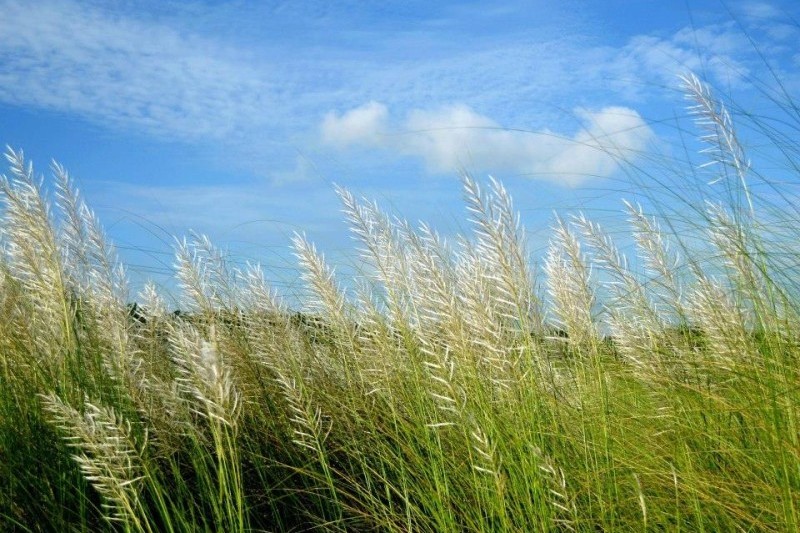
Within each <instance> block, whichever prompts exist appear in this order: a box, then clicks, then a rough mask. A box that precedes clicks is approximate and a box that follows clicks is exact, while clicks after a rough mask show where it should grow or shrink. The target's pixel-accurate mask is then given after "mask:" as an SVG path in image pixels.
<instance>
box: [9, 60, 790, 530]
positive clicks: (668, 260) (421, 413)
mask: <svg viewBox="0 0 800 533" xmlns="http://www.w3.org/2000/svg"><path fill="white" fill-rule="evenodd" d="M682 84H683V91H684V93H685V94H686V96H687V98H688V99H689V100H690V106H691V107H690V109H689V112H690V116H691V118H692V119H693V120H694V121H695V122H696V123H697V125H698V126H699V128H700V130H701V141H702V143H703V145H704V147H705V151H704V153H703V157H707V160H706V163H708V164H709V169H711V171H712V172H714V175H713V179H712V181H714V182H715V184H712V185H707V186H706V185H704V187H707V188H708V191H709V192H708V194H706V195H704V197H702V198H697V199H696V200H697V201H696V202H695V201H694V200H695V199H693V198H688V199H684V202H685V206H686V209H685V210H684V212H688V213H692V215H691V218H687V219H684V220H675V219H674V218H670V217H664V216H662V213H663V212H665V211H666V210H662V209H660V208H659V206H658V197H657V196H656V197H653V198H652V199H651V201H650V202H649V204H648V205H650V206H651V210H650V211H648V210H646V209H645V208H643V207H642V206H641V205H640V204H638V203H636V202H626V203H625V204H624V206H623V204H621V207H622V208H623V209H622V211H623V212H624V214H623V215H622V216H624V217H627V219H628V223H629V225H630V231H631V234H630V237H631V238H630V240H629V241H625V242H618V239H615V238H612V236H611V235H610V234H609V233H608V232H606V231H605V230H604V228H603V227H601V226H600V225H599V224H598V223H597V222H595V221H593V220H592V219H591V217H588V216H586V215H585V214H580V213H575V214H571V215H564V216H561V217H559V218H556V220H555V221H554V222H553V225H552V228H551V233H550V239H549V247H548V250H547V253H546V255H545V257H543V258H542V261H541V263H536V262H533V261H531V259H530V251H529V250H528V244H527V237H526V234H525V229H524V228H523V227H522V225H521V223H520V219H519V217H518V215H517V214H516V211H515V208H514V205H513V202H512V199H511V196H510V195H509V193H508V191H507V190H506V189H505V188H504V187H503V185H502V184H501V183H500V182H499V181H497V180H494V179H492V180H490V181H489V182H488V183H486V184H485V185H484V184H482V183H479V182H478V181H477V180H475V179H473V178H471V177H470V176H464V177H463V180H462V185H463V194H464V199H465V204H466V208H467V215H468V218H469V224H470V225H469V231H467V232H466V233H465V234H463V235H457V236H455V237H454V238H451V239H446V238H444V237H443V236H442V235H441V234H439V233H437V232H436V231H435V230H434V229H433V228H431V227H430V226H428V225H426V224H424V223H421V224H419V225H418V226H415V225H412V224H410V223H408V222H407V221H405V220H402V219H399V218H397V217H394V216H391V215H389V214H387V213H385V212H384V211H382V210H381V209H380V207H379V206H378V205H377V204H375V203H373V202H370V201H367V200H365V199H361V198H358V197H357V196H356V195H354V194H353V193H351V192H350V191H348V190H347V189H344V188H337V193H338V194H339V196H340V198H341V200H342V205H343V212H344V216H345V218H346V219H347V221H348V223H349V224H350V227H351V229H352V236H353V238H354V240H355V241H356V242H357V248H358V258H359V259H358V260H359V264H360V266H361V268H359V270H358V272H359V275H358V279H356V280H354V282H352V283H349V282H345V280H341V279H338V278H337V275H336V271H335V269H334V268H333V267H332V266H331V265H330V264H329V263H328V262H327V261H326V259H325V257H324V256H323V254H322V253H321V252H320V251H319V250H318V249H317V248H316V247H315V245H314V244H313V243H312V242H311V241H310V240H308V239H307V238H306V237H305V236H304V235H302V234H297V235H295V236H294V238H293V243H292V244H293V248H294V253H295V255H296V256H297V259H298V263H299V267H300V271H301V275H300V279H301V281H302V283H303V284H304V288H303V291H302V294H303V295H304V297H303V298H302V307H301V308H299V309H292V308H290V306H289V304H288V303H287V301H286V300H283V299H282V298H281V296H280V295H279V294H277V293H276V292H275V291H274V290H272V288H271V287H270V286H269V283H268V282H267V281H266V280H265V277H264V274H263V272H262V269H261V267H259V266H258V265H248V266H247V267H246V268H239V267H236V266H234V265H232V264H231V263H229V262H228V261H226V259H225V254H224V253H223V252H222V251H221V250H219V249H218V248H216V247H215V246H214V245H213V244H212V243H211V242H210V240H209V239H208V238H207V237H205V236H202V235H192V236H191V237H190V238H188V239H181V240H177V241H176V245H175V269H176V278H177V282H178V286H179V288H180V289H179V290H180V293H179V294H178V295H176V296H177V298H176V299H175V300H176V301H178V302H180V303H179V305H180V309H179V310H180V313H171V312H169V310H168V309H167V307H166V304H165V302H166V301H167V298H166V297H165V296H164V295H162V294H159V292H158V291H157V290H156V289H155V286H154V285H153V284H147V285H146V286H145V288H144V289H143V291H142V292H141V294H139V295H138V296H137V297H136V300H137V305H135V306H132V305H131V304H130V303H129V302H132V301H133V299H134V297H133V296H131V295H130V294H129V293H128V289H127V281H126V274H125V270H124V268H123V267H122V266H121V264H120V262H119V261H118V259H117V257H116V254H115V252H114V249H113V247H112V246H111V245H110V244H109V243H108V242H107V240H106V239H105V237H104V233H103V230H102V228H101V226H100V223H99V222H98V220H97V217H96V216H95V215H94V214H93V213H92V211H91V210H90V209H89V208H88V207H87V206H86V204H85V203H84V202H83V200H82V197H81V196H80V194H79V193H78V191H77V190H76V189H75V187H74V185H73V183H72V181H71V179H70V177H69V175H68V174H67V172H66V171H65V170H64V169H63V168H62V167H60V166H58V165H55V164H54V165H53V167H52V174H53V182H54V190H53V191H47V190H45V189H44V186H43V180H42V178H39V177H37V175H36V174H35V172H34V169H33V167H32V166H31V165H30V164H29V163H28V162H27V161H26V160H25V158H24V157H23V154H22V152H18V151H14V150H10V149H9V150H8V151H7V153H6V157H7V159H8V161H9V163H10V169H9V172H8V174H7V175H4V176H3V177H2V179H1V180H0V194H1V195H2V204H3V210H2V219H3V220H2V256H1V257H0V363H2V364H1V366H0V371H1V372H2V373H1V374H0V379H2V383H0V385H2V386H0V522H2V524H3V529H4V530H19V531H101V530H109V531H118V530H120V531H147V532H155V531H175V532H178V531H187V532H189V531H192V532H193V531H226V532H228V531H305V530H315V529H316V530H326V531H327V530H330V531H366V530H370V531H372V530H378V531H397V532H400V531H403V532H405V531H437V532H439V531H452V532H460V531H487V532H488V531H562V530H564V531H647V530H655V531H659V530H670V531H673V530H675V531H740V530H741V531H745V530H746V531H797V530H798V529H800V507H799V506H800V433H799V432H798V429H800V428H798V415H800V412H799V411H800V374H799V372H800V364H798V363H800V328H799V327H798V324H800V322H799V321H798V318H800V309H798V307H799V305H798V304H800V300H799V299H798V298H800V293H799V292H798V288H799V287H798V285H797V283H796V274H797V264H796V263H797V261H796V258H797V256H796V255H792V254H791V253H789V254H787V253H785V250H786V249H787V248H790V247H791V246H792V243H793V242H794V241H795V240H797V239H798V237H800V234H798V229H797V228H800V217H798V216H797V211H793V210H792V209H790V208H789V201H788V200H790V197H789V196H787V195H788V194H789V193H788V192H784V193H782V194H783V196H779V195H775V194H772V193H774V192H775V191H777V190H778V189H772V190H771V191H769V192H770V194H763V193H761V192H759V191H763V190H764V189H763V188H759V187H758V186H756V184H757V183H758V182H759V180H761V182H763V183H767V184H768V182H767V181H766V180H765V179H764V178H763V177H762V176H761V175H760V174H758V173H757V172H756V170H755V169H754V165H753V164H752V163H751V162H750V161H749V160H748V159H747V157H746V149H745V146H744V145H743V143H742V142H741V141H740V138H739V137H738V135H737V131H736V129H735V127H734V120H733V118H732V116H731V115H730V113H729V112H728V111H727V110H726V108H725V106H724V105H723V104H722V103H721V102H719V101H718V100H716V99H715V96H714V93H713V92H712V90H711V88H710V87H709V86H708V85H707V84H706V83H705V82H703V81H701V80H700V79H698V78H697V77H695V76H693V75H687V76H685V77H684V78H683V79H682ZM787 112H789V113H791V112H792V108H787ZM796 118H797V117H795V119H796ZM795 133H796V130H795ZM776 135H777V134H776ZM775 138H777V137H768V139H775ZM788 153H789V154H791V153H796V152H788ZM788 168H789V172H794V174H791V176H793V177H796V176H797V174H796V166H792V164H790V165H788ZM686 179H689V178H686ZM719 184H721V185H722V190H723V194H716V195H715V194H714V193H713V191H714V190H715V189H714V187H715V185H719ZM775 198H778V200H776V199H775ZM653 206H654V208H652V207H653ZM686 227H690V228H691V230H690V231H689V230H684V229H682V228H686ZM626 243H627V244H626ZM624 250H632V252H629V253H628V254H627V255H626V253H624ZM792 253H794V252H792Z"/></svg>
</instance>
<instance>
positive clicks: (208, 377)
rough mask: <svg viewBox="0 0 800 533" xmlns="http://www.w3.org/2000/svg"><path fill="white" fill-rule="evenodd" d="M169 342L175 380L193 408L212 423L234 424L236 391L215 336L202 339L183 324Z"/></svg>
mask: <svg viewBox="0 0 800 533" xmlns="http://www.w3.org/2000/svg"><path fill="white" fill-rule="evenodd" d="M212 336H213V328H212ZM170 343H171V344H172V358H173V361H174V362H175V365H176V367H177V370H178V375H179V376H178V379H177V383H178V385H179V387H180V389H181V390H182V392H183V393H184V394H185V395H186V396H187V397H188V398H190V399H191V400H192V401H193V403H192V410H193V411H194V412H196V413H197V414H199V415H200V416H202V417H204V418H207V419H209V420H210V421H211V422H212V423H213V422H219V423H222V424H224V425H226V426H231V427H233V426H235V425H236V420H237V417H238V414H239V394H238V391H237V390H236V388H235V387H234V384H233V379H232V377H231V373H230V370H229V369H228V367H227V365H226V364H225V362H224V361H223V360H222V357H221V356H220V353H219V351H218V349H217V346H216V341H215V339H214V338H212V339H211V340H210V341H208V340H205V339H203V338H202V337H201V336H200V334H199V333H198V332H197V330H195V329H194V328H192V327H191V326H189V325H185V324H184V325H182V326H180V327H178V328H176V329H175V330H174V332H173V334H172V335H170Z"/></svg>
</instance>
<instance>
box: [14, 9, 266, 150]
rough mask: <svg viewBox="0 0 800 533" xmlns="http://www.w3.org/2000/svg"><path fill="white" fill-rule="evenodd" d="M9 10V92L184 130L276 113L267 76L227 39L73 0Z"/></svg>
mask: <svg viewBox="0 0 800 533" xmlns="http://www.w3.org/2000/svg"><path fill="white" fill-rule="evenodd" d="M0 12H2V14H3V15H2V17H0V35H2V36H3V38H2V39H0V61H2V62H3V65H4V68H3V69H0V101H2V102H5V103H9V104H14V105H19V106H32V107H36V108H43V109H49V110H54V111H58V112H67V113H72V114H75V115H78V116H81V117H84V118H88V119H90V120H94V121H97V122H102V123H104V124H106V125H110V124H111V125H115V126H116V127H120V126H121V127H123V128H128V129H130V128H133V129H136V130H140V131H144V132H146V133H148V134H151V135H155V136H158V137H166V138H178V139H181V140H186V139H189V140H198V139H204V140H216V139H221V138H225V137H228V136H230V135H233V134H235V132H236V131H237V130H240V129H251V128H253V127H256V126H257V125H258V124H259V123H262V122H263V121H265V120H267V119H268V114H267V111H268V110H269V109H270V107H271V103H272V102H271V99H270V93H271V91H270V86H269V81H268V78H267V77H266V76H265V75H264V73H259V72H256V71H253V70H252V69H249V68H247V65H246V63H244V62H243V61H241V60H240V59H239V58H238V57H237V51H236V50H234V49H230V48H229V49H225V47H223V46H221V45H220V43H219V42H215V41H213V40H210V39H205V38H202V37H199V36H195V35H185V34H183V33H181V32H180V31H179V30H177V29H174V28H170V27H168V26H165V25H161V24H157V23H152V22H151V21H145V20H138V19H136V18H132V17H121V16H115V15H114V14H113V13H111V12H107V11H104V10H101V9H99V8H96V7H92V6H91V5H81V4H76V3H73V2H64V1H52V0H51V1H47V0H45V1H42V2H13V1H5V2H0Z"/></svg>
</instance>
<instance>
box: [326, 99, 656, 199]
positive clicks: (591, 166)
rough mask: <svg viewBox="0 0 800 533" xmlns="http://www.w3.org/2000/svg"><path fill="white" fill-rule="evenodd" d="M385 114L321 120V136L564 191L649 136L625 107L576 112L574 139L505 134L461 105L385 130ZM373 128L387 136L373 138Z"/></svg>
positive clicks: (413, 114) (604, 172) (376, 111)
mask: <svg viewBox="0 0 800 533" xmlns="http://www.w3.org/2000/svg"><path fill="white" fill-rule="evenodd" d="M387 115H388V110H387V109H386V107H385V106H382V105H380V104H375V103H374V102H372V103H370V104H367V105H365V106H361V107H358V108H356V109H354V110H352V111H349V112H347V113H344V114H343V115H341V116H339V115H328V116H326V117H325V119H324V120H323V121H322V124H321V125H320V133H321V136H322V138H323V140H324V141H327V142H329V143H330V144H332V145H333V146H334V147H335V148H338V149H343V148H344V147H345V146H347V145H361V146H366V147H376V146H379V147H381V148H383V149H386V150H389V151H393V152H394V153H395V154H397V155H407V156H412V157H417V158H420V159H422V160H423V161H424V162H425V164H426V166H427V167H428V168H429V170H431V171H433V172H453V171H454V170H457V169H458V168H459V167H465V168H467V169H470V170H474V171H487V172H507V173H513V174H523V175H526V176H528V177H530V178H533V179H545V180H549V181H553V182H558V183H562V184H565V185H568V186H577V185H580V184H581V183H583V182H585V181H586V180H588V179H590V178H592V177H596V176H601V177H607V176H610V175H611V174H613V173H614V172H615V171H616V170H617V169H618V168H619V166H620V163H621V161H622V160H625V159H631V158H633V157H635V156H636V155H637V154H638V153H640V152H642V151H644V150H645V149H646V145H647V143H648V141H649V140H650V139H651V138H652V137H653V132H652V130H651V129H650V128H649V127H648V126H647V125H646V124H645V122H644V120H643V119H642V117H641V116H640V115H639V114H638V113H637V112H636V111H634V110H632V109H628V108H624V107H606V108H603V109H600V110H597V111H589V110H578V111H577V112H576V115H577V118H578V119H579V120H580V122H581V127H580V128H579V130H578V131H577V132H575V133H574V134H572V135H561V134H557V133H554V132H552V131H549V130H541V131H530V132H528V131H518V130H509V129H505V128H503V127H502V126H501V125H500V124H498V123H497V122H495V121H494V120H492V119H490V118H489V117H486V116H484V115H481V114H479V113H477V112H475V111H474V110H472V109H471V108H469V107H467V106H465V105H454V106H448V107H443V108H439V109H435V110H423V109H414V110H412V111H410V112H409V113H408V115H407V116H406V118H405V120H404V121H403V123H402V124H401V125H396V126H395V127H394V128H391V130H389V129H387V128H389V127H388V125H387V121H386V117H387ZM350 119H351V120H350ZM333 125H336V126H341V127H336V128H334V127H333ZM376 131H383V132H388V131H391V134H388V135H387V134H385V133H384V134H382V135H380V136H377V135H376ZM334 132H343V133H347V137H346V138H347V143H341V142H331V141H332V139H334V140H335V139H336V138H335V137H332V136H331V134H332V133H334Z"/></svg>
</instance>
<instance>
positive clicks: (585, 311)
mask: <svg viewBox="0 0 800 533" xmlns="http://www.w3.org/2000/svg"><path fill="white" fill-rule="evenodd" d="M544 270H545V273H546V274H547V285H548V292H549V293H550V297H551V299H552V303H553V312H554V313H555V315H556V320H557V323H558V325H559V326H561V327H563V328H564V330H565V331H566V333H567V335H568V336H569V337H568V338H569V343H570V344H572V345H574V346H582V347H586V345H587V344H591V343H593V342H594V341H596V339H597V326H596V324H595V322H594V317H593V308H594V303H595V296H594V290H593V288H592V285H591V280H590V277H591V268H590V266H589V264H588V263H587V261H586V258H585V257H584V254H583V252H582V251H581V245H580V242H579V241H578V239H577V237H576V236H575V234H574V233H573V232H572V231H570V229H569V228H568V227H567V225H566V224H565V223H564V222H563V221H562V220H561V219H557V220H556V225H555V227H554V228H553V236H552V237H551V240H550V246H549V249H548V253H547V260H546V261H545V266H544Z"/></svg>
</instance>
